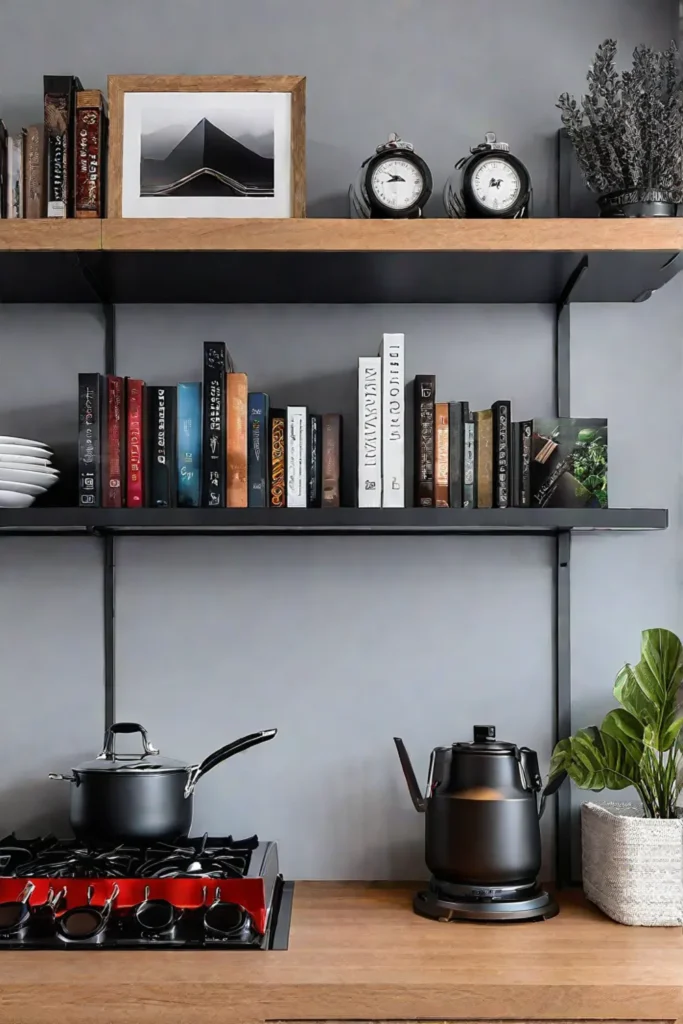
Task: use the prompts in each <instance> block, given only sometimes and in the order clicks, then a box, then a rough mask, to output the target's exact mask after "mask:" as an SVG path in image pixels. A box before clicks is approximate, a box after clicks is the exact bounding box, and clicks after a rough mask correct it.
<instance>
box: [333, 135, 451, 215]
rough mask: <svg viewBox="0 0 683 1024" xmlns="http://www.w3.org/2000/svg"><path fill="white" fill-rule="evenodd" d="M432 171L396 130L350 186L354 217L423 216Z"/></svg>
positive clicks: (366, 163) (365, 164)
mask: <svg viewBox="0 0 683 1024" xmlns="http://www.w3.org/2000/svg"><path fill="white" fill-rule="evenodd" d="M431 194H432V174H431V171H430V170H429V167H428V166H427V164H426V163H425V162H424V160H423V159H422V157H420V156H418V155H417V153H416V152H415V150H414V148H413V146H412V145H411V144H410V143H409V142H405V141H404V140H403V139H401V138H399V136H398V135H396V133H395V132H392V133H391V135H390V136H389V141H388V142H384V143H383V144H382V145H381V146H378V147H377V150H376V151H375V153H374V154H373V156H371V157H368V159H367V160H366V161H365V162H364V163H363V165H362V167H361V169H360V171H359V172H358V176H357V178H356V180H355V182H354V183H353V184H352V185H351V187H350V188H349V202H350V206H351V216H352V217H365V218H373V217H389V218H391V217H421V216H422V211H423V209H424V206H425V204H426V202H427V200H428V199H429V197H430V195H431Z"/></svg>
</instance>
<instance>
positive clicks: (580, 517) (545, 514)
mask: <svg viewBox="0 0 683 1024" xmlns="http://www.w3.org/2000/svg"><path fill="white" fill-rule="evenodd" d="M668 519H669V516H668V512H667V511H666V510H665V509H629V508H611V509H545V508H542V509H538V508H534V509H523V508H512V509H473V510H469V509H419V508H406V509H358V508H339V509H313V508H312V509H292V508H287V509H274V508H266V509H256V508H245V509H177V508H174V509H155V508H143V509H91V510H88V509H79V508H29V509H16V510H15V509H0V532H5V533H15V534H17V533H18V534H23V533H31V534H33V533H43V534H55V533H81V534H84V535H87V534H88V533H117V534H122V533H129V534H131V533H132V534H138V533H140V534H178V533H180V534H198V535H199V534H203V535H205V534H211V533H218V534H261V535H267V534H283V533H286V534H315V533H320V534H397V535H406V534H435V535H439V534H468V533H478V534H546V535H554V534H556V533H558V532H559V531H561V530H572V531H576V532H583V531H596V530H665V529H666V528H667V526H668Z"/></svg>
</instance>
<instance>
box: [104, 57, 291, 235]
mask: <svg viewBox="0 0 683 1024" xmlns="http://www.w3.org/2000/svg"><path fill="white" fill-rule="evenodd" d="M127 92H289V93H291V94H292V126H291V127H292V136H291V145H292V216H293V217H303V216H305V213H306V79H305V78H304V77H302V76H301V75H270V76H259V75H110V76H109V82H108V100H109V158H108V162H107V216H109V217H120V216H121V208H122V169H123V99H124V96H125V94H126V93H127Z"/></svg>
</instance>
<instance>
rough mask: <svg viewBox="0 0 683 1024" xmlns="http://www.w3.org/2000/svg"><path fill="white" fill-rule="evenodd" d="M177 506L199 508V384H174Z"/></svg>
mask: <svg viewBox="0 0 683 1024" xmlns="http://www.w3.org/2000/svg"><path fill="white" fill-rule="evenodd" d="M177 445H178V447H177V468H178V506H179V507H180V508H199V498H200V493H201V475H202V463H201V458H202V386H201V384H199V383H196V384H195V383H193V384H179V385H178V433H177Z"/></svg>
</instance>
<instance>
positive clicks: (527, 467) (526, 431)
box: [519, 420, 534, 508]
mask: <svg viewBox="0 0 683 1024" xmlns="http://www.w3.org/2000/svg"><path fill="white" fill-rule="evenodd" d="M533 432H534V424H533V420H523V421H522V423H520V424H519V433H520V461H519V506H520V508H530V507H531V441H532V437H533Z"/></svg>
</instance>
